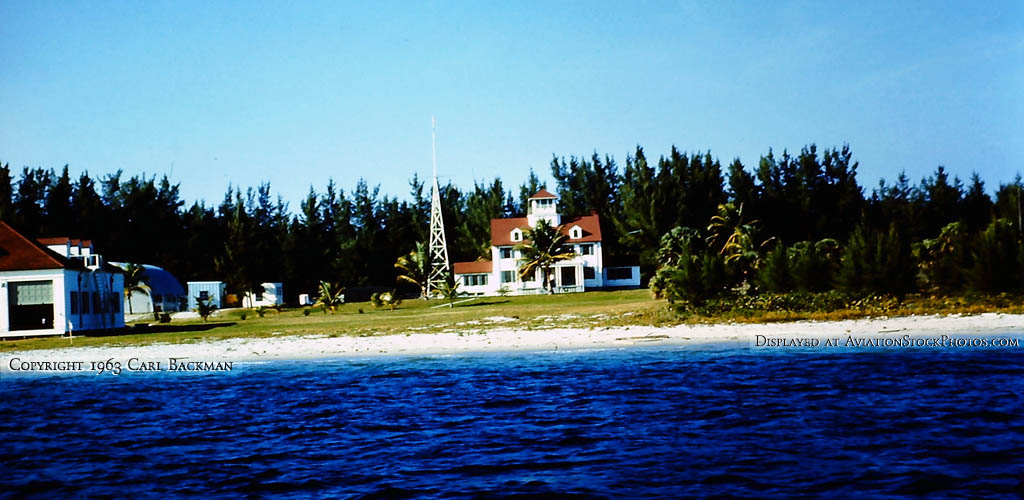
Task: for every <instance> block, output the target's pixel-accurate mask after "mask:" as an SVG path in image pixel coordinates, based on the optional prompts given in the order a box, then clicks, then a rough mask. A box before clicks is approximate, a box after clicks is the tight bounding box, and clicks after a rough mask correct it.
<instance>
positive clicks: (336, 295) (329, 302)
mask: <svg viewBox="0 0 1024 500" xmlns="http://www.w3.org/2000/svg"><path fill="white" fill-rule="evenodd" d="M319 291H320V295H319V296H318V297H317V299H316V304H315V305H321V306H323V307H324V314H327V311H328V310H330V311H331V314H334V308H335V307H337V306H338V305H339V304H343V303H344V302H345V295H344V294H342V293H341V292H342V291H343V290H342V289H341V288H340V287H336V286H334V285H331V284H330V283H328V282H326V281H321V282H320V287H319Z"/></svg>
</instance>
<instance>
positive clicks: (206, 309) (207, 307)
mask: <svg viewBox="0 0 1024 500" xmlns="http://www.w3.org/2000/svg"><path fill="white" fill-rule="evenodd" d="M215 309H217V307H216V306H214V305H213V304H212V303H210V301H209V299H201V298H199V297H196V312H197V313H198V314H199V316H200V317H201V318H203V322H205V321H206V319H207V318H209V317H210V315H211V314H213V311H214V310H215Z"/></svg>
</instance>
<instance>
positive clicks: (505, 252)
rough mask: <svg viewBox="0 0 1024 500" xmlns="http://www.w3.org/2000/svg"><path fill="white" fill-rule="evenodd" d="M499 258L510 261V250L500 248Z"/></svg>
mask: <svg viewBox="0 0 1024 500" xmlns="http://www.w3.org/2000/svg"><path fill="white" fill-rule="evenodd" d="M501 258H502V259H511V258H512V249H511V248H502V249H501Z"/></svg>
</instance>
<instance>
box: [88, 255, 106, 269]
mask: <svg viewBox="0 0 1024 500" xmlns="http://www.w3.org/2000/svg"><path fill="white" fill-rule="evenodd" d="M102 266H103V259H102V258H101V257H100V256H99V255H96V254H93V255H86V256H85V267H87V268H89V269H92V270H93V271H95V270H97V269H99V268H100V267H102Z"/></svg>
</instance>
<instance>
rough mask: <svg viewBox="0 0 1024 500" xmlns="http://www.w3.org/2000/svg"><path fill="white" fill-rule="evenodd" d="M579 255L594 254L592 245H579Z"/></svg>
mask: <svg viewBox="0 0 1024 500" xmlns="http://www.w3.org/2000/svg"><path fill="white" fill-rule="evenodd" d="M580 255H594V245H580Z"/></svg>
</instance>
